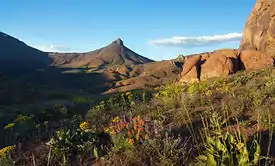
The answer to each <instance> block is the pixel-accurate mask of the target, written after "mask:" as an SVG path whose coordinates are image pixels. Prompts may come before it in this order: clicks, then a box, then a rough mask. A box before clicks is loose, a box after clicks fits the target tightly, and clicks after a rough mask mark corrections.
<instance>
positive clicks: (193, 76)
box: [179, 65, 199, 83]
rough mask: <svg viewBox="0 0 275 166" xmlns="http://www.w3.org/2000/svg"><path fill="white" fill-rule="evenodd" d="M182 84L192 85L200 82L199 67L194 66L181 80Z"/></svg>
mask: <svg viewBox="0 0 275 166" xmlns="http://www.w3.org/2000/svg"><path fill="white" fill-rule="evenodd" d="M179 81H180V82H182V83H192V82H198V81H199V66H198V65H196V66H193V67H192V69H191V70H190V71H189V72H188V73H187V74H185V75H184V76H183V77H181V78H180V80H179Z"/></svg>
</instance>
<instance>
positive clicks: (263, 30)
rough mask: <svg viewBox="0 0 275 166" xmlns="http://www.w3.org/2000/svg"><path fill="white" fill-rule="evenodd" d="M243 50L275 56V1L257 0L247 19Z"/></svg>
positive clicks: (242, 42)
mask: <svg viewBox="0 0 275 166" xmlns="http://www.w3.org/2000/svg"><path fill="white" fill-rule="evenodd" d="M240 49H241V50H247V49H248V50H255V51H261V52H264V53H266V54H267V55H271V56H272V57H275V1H274V0H257V1H256V4H255V6H254V7H253V9H252V12H251V14H250V16H249V17H248V19H247V22H246V25H245V28H244V31H243V38H242V41H241V45H240Z"/></svg>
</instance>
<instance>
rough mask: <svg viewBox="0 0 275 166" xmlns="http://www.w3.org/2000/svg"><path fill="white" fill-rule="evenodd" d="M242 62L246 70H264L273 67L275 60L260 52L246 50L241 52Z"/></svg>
mask: <svg viewBox="0 0 275 166" xmlns="http://www.w3.org/2000/svg"><path fill="white" fill-rule="evenodd" d="M240 60H241V62H242V64H243V69H245V70H257V69H264V68H267V67H271V66H273V65H274V64H273V63H274V62H273V58H272V57H271V56H270V55H267V54H264V53H262V52H259V51H254V50H245V51H242V52H241V55H240Z"/></svg>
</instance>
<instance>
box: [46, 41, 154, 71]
mask: <svg viewBox="0 0 275 166" xmlns="http://www.w3.org/2000/svg"><path fill="white" fill-rule="evenodd" d="M50 57H51V58H52V59H53V65H55V66H58V67H66V68H87V67H88V68H91V69H102V68H106V67H109V66H117V65H124V66H132V65H137V64H144V63H149V62H153V60H151V59H148V58H146V57H143V56H141V55H139V54H137V53H135V52H134V51H132V50H131V49H129V48H127V47H126V46H125V45H124V44H123V41H122V40H121V39H120V38H118V39H117V40H115V41H113V42H112V43H111V44H109V45H108V46H106V47H103V48H100V49H97V50H94V51H91V52H86V53H50Z"/></svg>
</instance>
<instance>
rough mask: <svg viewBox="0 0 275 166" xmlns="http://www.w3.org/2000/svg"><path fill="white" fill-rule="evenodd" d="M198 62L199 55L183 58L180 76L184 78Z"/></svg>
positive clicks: (199, 59)
mask: <svg viewBox="0 0 275 166" xmlns="http://www.w3.org/2000/svg"><path fill="white" fill-rule="evenodd" d="M200 61H201V55H200V54H196V55H192V56H187V57H186V58H185V62H184V64H183V67H182V72H181V76H182V77H184V76H185V75H186V74H187V73H188V72H189V71H190V70H191V69H192V68H193V67H194V66H196V65H197V64H199V62H200Z"/></svg>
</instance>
